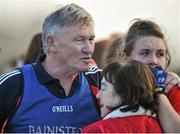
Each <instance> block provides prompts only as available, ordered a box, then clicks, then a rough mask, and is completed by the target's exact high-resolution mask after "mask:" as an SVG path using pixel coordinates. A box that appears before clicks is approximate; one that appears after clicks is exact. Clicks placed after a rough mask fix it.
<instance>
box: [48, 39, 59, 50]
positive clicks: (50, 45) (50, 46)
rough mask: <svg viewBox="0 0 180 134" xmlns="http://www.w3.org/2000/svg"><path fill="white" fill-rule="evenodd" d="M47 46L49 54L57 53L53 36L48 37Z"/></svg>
mask: <svg viewBox="0 0 180 134" xmlns="http://www.w3.org/2000/svg"><path fill="white" fill-rule="evenodd" d="M47 44H48V50H49V52H56V50H57V49H56V45H55V39H54V38H53V37H52V36H48V37H47Z"/></svg>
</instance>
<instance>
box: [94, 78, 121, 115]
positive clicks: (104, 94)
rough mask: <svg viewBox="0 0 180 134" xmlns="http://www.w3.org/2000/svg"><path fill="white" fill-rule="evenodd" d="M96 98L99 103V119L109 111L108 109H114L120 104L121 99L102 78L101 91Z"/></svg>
mask: <svg viewBox="0 0 180 134" xmlns="http://www.w3.org/2000/svg"><path fill="white" fill-rule="evenodd" d="M96 98H97V99H98V100H99V103H100V107H101V117H104V116H105V115H107V114H108V113H109V112H110V111H111V110H110V109H109V108H115V107H117V106H118V105H119V104H120V103H121V98H120V96H119V95H117V94H116V93H115V90H114V87H113V85H112V84H111V83H109V82H108V81H106V79H105V78H104V77H103V79H102V81H101V90H100V91H99V92H98V94H97V96H96Z"/></svg>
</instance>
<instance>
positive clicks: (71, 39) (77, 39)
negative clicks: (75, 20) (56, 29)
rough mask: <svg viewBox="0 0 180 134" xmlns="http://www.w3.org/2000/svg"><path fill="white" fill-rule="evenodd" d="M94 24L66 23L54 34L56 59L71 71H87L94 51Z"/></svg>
mask: <svg viewBox="0 0 180 134" xmlns="http://www.w3.org/2000/svg"><path fill="white" fill-rule="evenodd" d="M94 38H95V33H94V25H93V24H89V25H86V26H82V25H67V26H64V27H63V28H62V30H61V33H59V34H57V35H55V36H54V44H55V46H56V57H57V58H56V60H58V61H57V62H59V64H64V65H65V66H66V67H67V69H70V70H72V71H77V72H79V71H87V70H88V67H89V63H90V61H91V59H92V54H93V51H94Z"/></svg>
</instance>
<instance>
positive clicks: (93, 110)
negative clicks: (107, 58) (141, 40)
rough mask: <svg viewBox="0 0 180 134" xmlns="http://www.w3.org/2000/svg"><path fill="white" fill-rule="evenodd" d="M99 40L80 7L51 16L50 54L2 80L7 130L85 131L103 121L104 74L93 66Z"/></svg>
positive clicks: (46, 25) (0, 123)
mask: <svg viewBox="0 0 180 134" xmlns="http://www.w3.org/2000/svg"><path fill="white" fill-rule="evenodd" d="M94 38H95V33H94V21H93V18H92V16H91V15H90V14H89V13H88V12H87V11H86V10H85V9H83V8H82V7H80V6H78V5H76V4H68V5H65V6H63V7H61V8H60V9H58V10H57V11H55V12H53V13H51V14H50V15H49V16H47V17H46V18H45V20H44V22H43V26H42V42H43V49H44V53H45V54H44V55H41V56H40V57H38V59H37V60H36V63H35V64H27V65H24V66H23V67H21V68H19V69H17V70H15V71H13V72H10V73H7V74H3V75H1V77H0V113H1V114H0V128H1V132H9V133H10V132H11V133H12V132H13V133H14V132H17V133H80V132H81V130H82V128H83V127H84V126H86V125H88V124H90V123H92V122H95V121H97V120H99V119H100V112H99V108H98V105H97V103H96V93H97V91H98V90H99V88H100V82H99V80H100V70H98V69H97V68H95V67H92V68H89V65H90V64H91V62H92V54H93V51H94Z"/></svg>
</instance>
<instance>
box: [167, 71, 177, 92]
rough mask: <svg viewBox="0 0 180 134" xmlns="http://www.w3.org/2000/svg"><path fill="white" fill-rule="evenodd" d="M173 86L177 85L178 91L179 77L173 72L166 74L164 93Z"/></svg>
mask: <svg viewBox="0 0 180 134" xmlns="http://www.w3.org/2000/svg"><path fill="white" fill-rule="evenodd" d="M175 85H177V86H178V87H179V89H180V77H179V76H178V75H177V74H175V73H173V72H167V80H166V92H168V91H169V90H170V89H171V88H172V87H174V86H175Z"/></svg>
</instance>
